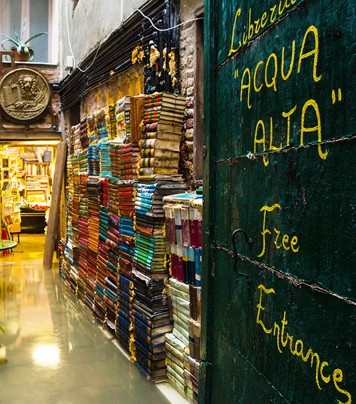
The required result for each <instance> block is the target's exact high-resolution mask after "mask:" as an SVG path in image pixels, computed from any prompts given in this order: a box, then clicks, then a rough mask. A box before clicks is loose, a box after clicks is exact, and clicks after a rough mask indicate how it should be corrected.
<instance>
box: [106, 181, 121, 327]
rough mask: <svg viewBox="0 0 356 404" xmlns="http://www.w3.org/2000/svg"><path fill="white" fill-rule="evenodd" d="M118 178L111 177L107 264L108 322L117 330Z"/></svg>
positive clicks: (109, 325)
mask: <svg viewBox="0 0 356 404" xmlns="http://www.w3.org/2000/svg"><path fill="white" fill-rule="evenodd" d="M118 182H119V181H118V178H116V177H109V189H108V192H109V197H108V205H107V207H108V232H107V240H106V244H107V246H108V247H109V248H108V250H107V254H108V256H107V265H106V269H107V270H106V277H105V290H104V294H105V298H104V300H105V302H106V323H107V326H108V327H109V329H111V330H112V331H113V332H115V324H116V317H117V289H118V284H117V276H118V269H117V268H118V259H119V256H118V247H119V237H120V233H119V223H120V218H119V204H118V192H119V190H118V186H119V185H118Z"/></svg>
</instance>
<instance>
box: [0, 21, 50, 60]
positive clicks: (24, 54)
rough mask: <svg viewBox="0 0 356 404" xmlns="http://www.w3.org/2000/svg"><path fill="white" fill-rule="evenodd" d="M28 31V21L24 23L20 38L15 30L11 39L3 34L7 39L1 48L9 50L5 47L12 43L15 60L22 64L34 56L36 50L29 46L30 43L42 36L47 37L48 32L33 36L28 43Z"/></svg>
mask: <svg viewBox="0 0 356 404" xmlns="http://www.w3.org/2000/svg"><path fill="white" fill-rule="evenodd" d="M25 31H26V19H25V20H24V22H23V25H22V30H21V34H20V36H19V35H18V34H17V32H16V31H15V28H14V37H13V38H12V37H10V36H8V35H6V34H1V35H2V36H3V37H4V38H5V39H4V40H3V41H2V42H1V46H2V48H3V49H4V50H6V51H7V50H9V49H6V48H5V47H4V44H5V43H6V42H10V44H11V48H10V49H11V50H12V52H14V55H15V60H16V61H21V62H27V61H31V60H32V59H33V56H34V50H33V49H32V48H31V47H30V46H29V42H30V41H32V39H35V38H37V37H39V36H41V35H47V32H39V33H38V34H35V35H32V36H31V37H30V38H28V39H27V40H26V41H25V40H24V35H25Z"/></svg>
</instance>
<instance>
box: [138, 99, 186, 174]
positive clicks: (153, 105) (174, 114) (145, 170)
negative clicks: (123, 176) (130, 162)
mask: <svg viewBox="0 0 356 404" xmlns="http://www.w3.org/2000/svg"><path fill="white" fill-rule="evenodd" d="M185 104H186V101H185V97H183V96H180V95H175V94H169V93H154V94H149V95H146V96H145V109H144V114H143V124H144V125H143V127H142V136H141V140H140V141H139V146H140V148H141V150H140V155H141V158H140V161H139V179H147V178H153V179H160V176H171V175H173V176H174V175H178V166H179V157H180V154H179V150H180V148H179V147H180V142H181V131H182V123H183V118H184V110H185Z"/></svg>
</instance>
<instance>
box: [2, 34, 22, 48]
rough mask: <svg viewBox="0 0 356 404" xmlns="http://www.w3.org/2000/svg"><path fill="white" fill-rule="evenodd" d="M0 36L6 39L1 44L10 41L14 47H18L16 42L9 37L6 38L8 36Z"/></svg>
mask: <svg viewBox="0 0 356 404" xmlns="http://www.w3.org/2000/svg"><path fill="white" fill-rule="evenodd" d="M1 35H2V36H3V37H5V38H6V39H5V40H4V41H3V42H6V41H10V42H12V43H13V44H14V45H16V46H17V45H18V42H16V41H15V40H14V39H13V38H11V36H8V35H5V34H1Z"/></svg>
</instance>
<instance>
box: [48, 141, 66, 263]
mask: <svg viewBox="0 0 356 404" xmlns="http://www.w3.org/2000/svg"><path fill="white" fill-rule="evenodd" d="M66 156H67V143H66V142H61V143H59V144H58V146H57V158H56V167H55V170H54V178H53V185H52V196H51V207H50V211H49V218H48V225H47V237H46V245H45V251H44V256H43V267H44V268H45V269H51V268H52V261H53V252H54V246H55V242H56V235H57V230H58V219H59V211H60V209H59V208H60V201H61V188H62V182H63V175H64V169H65V164H66Z"/></svg>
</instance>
